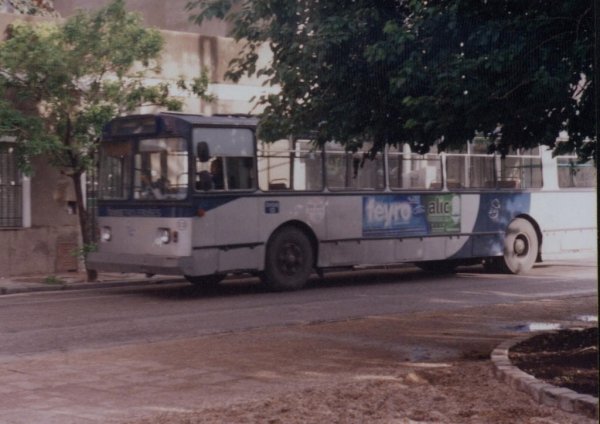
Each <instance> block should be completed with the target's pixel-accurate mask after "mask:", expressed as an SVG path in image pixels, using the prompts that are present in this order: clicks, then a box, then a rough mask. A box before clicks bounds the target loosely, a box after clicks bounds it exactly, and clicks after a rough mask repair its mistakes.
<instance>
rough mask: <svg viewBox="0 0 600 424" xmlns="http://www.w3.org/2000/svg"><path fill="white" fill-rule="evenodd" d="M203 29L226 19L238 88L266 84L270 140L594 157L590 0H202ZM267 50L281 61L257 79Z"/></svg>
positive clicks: (198, 3)
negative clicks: (236, 49)
mask: <svg viewBox="0 0 600 424" xmlns="http://www.w3.org/2000/svg"><path fill="white" fill-rule="evenodd" d="M188 8H189V10H191V11H192V13H194V15H193V19H195V20H196V22H201V21H203V20H204V19H211V18H219V19H227V20H229V21H230V22H231V23H232V28H233V29H232V34H231V35H232V36H233V37H234V38H236V39H237V40H239V41H241V42H242V43H243V45H244V47H243V50H242V52H241V54H240V56H239V57H238V58H237V59H235V60H234V61H233V62H232V63H231V66H230V71H229V76H230V77H231V78H232V79H234V80H237V79H239V78H240V77H241V76H242V75H245V74H248V75H258V76H262V77H264V78H266V80H267V82H268V83H269V84H272V85H277V86H279V87H280V88H281V91H280V92H279V93H278V94H275V95H269V96H266V97H263V98H262V99H261V102H262V103H263V104H264V106H265V112H264V113H263V114H262V120H261V133H262V136H263V137H265V138H267V139H271V140H273V139H276V138H278V137H281V136H283V135H284V134H289V133H308V132H314V133H315V137H316V140H317V141H318V142H319V143H323V142H325V141H327V140H329V139H337V140H339V141H341V142H342V143H344V144H345V145H346V147H347V148H349V149H350V150H352V149H353V148H355V147H356V146H358V145H360V144H361V143H362V142H363V141H364V140H367V139H369V140H373V141H374V142H375V148H376V149H381V148H382V147H383V146H384V145H385V144H397V143H402V142H408V143H409V144H411V147H412V148H413V149H414V150H416V151H419V152H425V151H427V150H428V149H429V147H430V146H432V145H433V144H435V143H439V144H440V147H441V148H449V147H459V146H461V145H464V143H465V142H466V141H467V140H470V139H472V138H473V136H474V135H475V134H476V133H478V134H483V135H486V136H488V137H489V139H490V140H491V141H492V142H493V144H492V145H491V146H490V147H491V149H499V150H500V151H502V152H506V151H508V149H509V148H510V147H527V146H533V145H537V144H540V143H541V144H546V145H549V146H555V142H556V138H557V136H558V135H559V133H560V132H561V131H566V132H568V134H569V137H570V139H569V142H568V143H564V144H561V146H560V148H561V149H562V150H576V151H577V152H578V153H580V154H581V155H583V156H586V155H590V154H593V151H594V148H595V143H584V141H585V140H586V138H593V135H594V122H595V121H594V112H593V109H594V97H593V84H594V80H593V66H592V64H593V51H594V23H593V8H592V2H591V0H532V1H526V2H525V1H522V0H438V1H420V0H380V1H377V2H373V1H368V0H353V1H348V2H343V4H341V3H340V2H338V1H334V0H237V1H236V0H195V1H191V2H190V3H189V4H188ZM264 43H268V45H269V46H270V48H271V50H272V52H273V60H272V63H271V64H270V65H269V66H268V67H266V68H263V69H258V68H257V66H258V53H257V52H258V48H259V46H260V45H261V44H264Z"/></svg>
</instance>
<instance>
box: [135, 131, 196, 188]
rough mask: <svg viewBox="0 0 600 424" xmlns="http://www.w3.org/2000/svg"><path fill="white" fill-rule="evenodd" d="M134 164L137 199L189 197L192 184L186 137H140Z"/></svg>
mask: <svg viewBox="0 0 600 424" xmlns="http://www.w3.org/2000/svg"><path fill="white" fill-rule="evenodd" d="M134 164H135V173H134V187H133V197H134V198H135V199H140V200H180V199H185V197H186V195H187V187H188V151H187V146H186V144H185V140H184V139H182V138H153V139H144V140H140V142H139V145H138V150H137V153H136V155H135V158H134Z"/></svg>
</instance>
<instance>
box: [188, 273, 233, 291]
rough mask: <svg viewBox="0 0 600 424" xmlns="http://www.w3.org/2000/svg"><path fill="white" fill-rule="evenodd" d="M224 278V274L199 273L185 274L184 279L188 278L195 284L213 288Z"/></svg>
mask: <svg viewBox="0 0 600 424" xmlns="http://www.w3.org/2000/svg"><path fill="white" fill-rule="evenodd" d="M223 278H225V274H212V275H201V276H192V275H186V276H185V279H186V280H188V281H189V282H190V283H192V284H193V285H195V286H198V287H203V288H206V289H210V288H215V287H217V286H218V285H219V283H220V282H221V281H223Z"/></svg>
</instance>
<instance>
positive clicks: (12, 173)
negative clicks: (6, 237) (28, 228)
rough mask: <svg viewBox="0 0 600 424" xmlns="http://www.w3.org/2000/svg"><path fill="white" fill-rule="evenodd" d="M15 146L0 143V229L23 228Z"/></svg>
mask: <svg viewBox="0 0 600 424" xmlns="http://www.w3.org/2000/svg"><path fill="white" fill-rule="evenodd" d="M22 181H23V179H22V176H21V172H20V171H19V169H18V168H17V158H16V153H15V145H14V144H13V143H4V142H0V228H10V227H21V226H23V185H22Z"/></svg>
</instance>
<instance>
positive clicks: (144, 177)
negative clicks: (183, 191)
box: [140, 171, 165, 199]
mask: <svg viewBox="0 0 600 424" xmlns="http://www.w3.org/2000/svg"><path fill="white" fill-rule="evenodd" d="M163 180H164V179H163V178H161V179H159V180H157V181H152V175H151V173H150V171H143V172H142V173H141V175H140V182H141V185H140V193H141V196H142V198H143V199H162V198H163V193H162V187H161V185H164V184H165V182H164V181H163Z"/></svg>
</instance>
